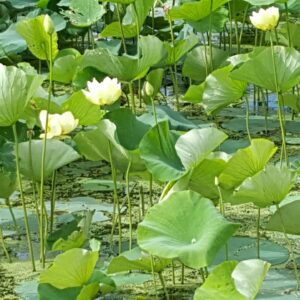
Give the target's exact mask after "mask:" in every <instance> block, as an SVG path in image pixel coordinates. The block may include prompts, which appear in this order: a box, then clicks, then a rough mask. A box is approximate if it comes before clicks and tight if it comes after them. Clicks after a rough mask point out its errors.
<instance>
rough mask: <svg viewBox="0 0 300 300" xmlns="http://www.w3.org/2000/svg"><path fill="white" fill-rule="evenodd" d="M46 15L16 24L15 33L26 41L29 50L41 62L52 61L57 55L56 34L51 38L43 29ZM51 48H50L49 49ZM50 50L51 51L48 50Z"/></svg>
mask: <svg viewBox="0 0 300 300" xmlns="http://www.w3.org/2000/svg"><path fill="white" fill-rule="evenodd" d="M45 17H46V15H40V16H37V17H35V18H32V19H24V20H22V21H19V22H18V23H17V27H16V29H17V32H18V33H19V34H20V35H21V36H22V37H23V38H24V39H25V40H26V42H27V45H28V48H29V50H30V51H31V52H32V54H33V55H34V56H36V57H37V58H38V59H41V60H49V58H50V56H51V57H52V59H54V58H55V57H56V55H57V54H58V46H57V40H58V37H57V33H56V32H54V33H53V34H52V35H51V37H50V35H49V34H48V33H47V32H46V30H45V28H44V22H45ZM50 47H51V48H50ZM50 49H51V50H50Z"/></svg>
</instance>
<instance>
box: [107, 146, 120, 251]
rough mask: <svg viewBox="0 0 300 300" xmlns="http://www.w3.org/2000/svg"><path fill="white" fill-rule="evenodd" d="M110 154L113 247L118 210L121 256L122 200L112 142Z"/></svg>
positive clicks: (109, 149) (109, 147)
mask: <svg viewBox="0 0 300 300" xmlns="http://www.w3.org/2000/svg"><path fill="white" fill-rule="evenodd" d="M108 153H109V162H110V167H111V176H112V180H113V185H114V196H113V197H114V207H113V217H112V230H111V247H112V246H113V233H114V229H115V223H116V222H117V221H116V208H117V213H118V226H119V227H118V228H119V254H120V253H122V223H121V221H122V220H121V207H120V199H119V195H118V184H117V171H116V168H115V165H114V163H113V158H112V145H111V142H110V141H109V142H108Z"/></svg>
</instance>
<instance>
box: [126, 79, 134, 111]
mask: <svg viewBox="0 0 300 300" xmlns="http://www.w3.org/2000/svg"><path fill="white" fill-rule="evenodd" d="M128 86H129V92H130V101H131V110H132V112H133V113H134V114H136V107H135V99H134V91H133V83H132V81H130V82H129V83H128Z"/></svg>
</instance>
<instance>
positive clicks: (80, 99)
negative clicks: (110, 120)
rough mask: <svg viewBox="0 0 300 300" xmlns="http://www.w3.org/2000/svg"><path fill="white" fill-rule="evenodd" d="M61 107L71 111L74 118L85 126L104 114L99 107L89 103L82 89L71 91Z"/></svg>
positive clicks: (96, 120) (99, 118) (97, 120)
mask: <svg viewBox="0 0 300 300" xmlns="http://www.w3.org/2000/svg"><path fill="white" fill-rule="evenodd" d="M62 109H63V110H64V111H70V112H72V114H73V115H74V117H75V119H78V120H79V124H80V125H85V126H88V125H94V124H97V123H99V121H100V120H101V119H102V117H103V115H104V112H103V111H101V110H100V107H99V106H98V105H96V104H93V103H91V102H90V101H89V100H88V99H87V98H86V96H85V95H84V93H83V92H82V91H78V92H75V93H73V94H72V95H71V97H70V98H69V99H68V100H67V101H66V102H65V103H64V104H63V106H62Z"/></svg>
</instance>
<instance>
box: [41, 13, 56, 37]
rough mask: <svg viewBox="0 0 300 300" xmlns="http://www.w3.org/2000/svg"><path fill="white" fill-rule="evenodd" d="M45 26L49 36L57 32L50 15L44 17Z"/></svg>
mask: <svg viewBox="0 0 300 300" xmlns="http://www.w3.org/2000/svg"><path fill="white" fill-rule="evenodd" d="M43 26H44V29H45V31H46V32H47V33H48V34H49V35H52V34H53V33H54V32H55V26H54V23H53V21H52V19H51V17H50V16H49V15H45V17H44V22H43Z"/></svg>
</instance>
